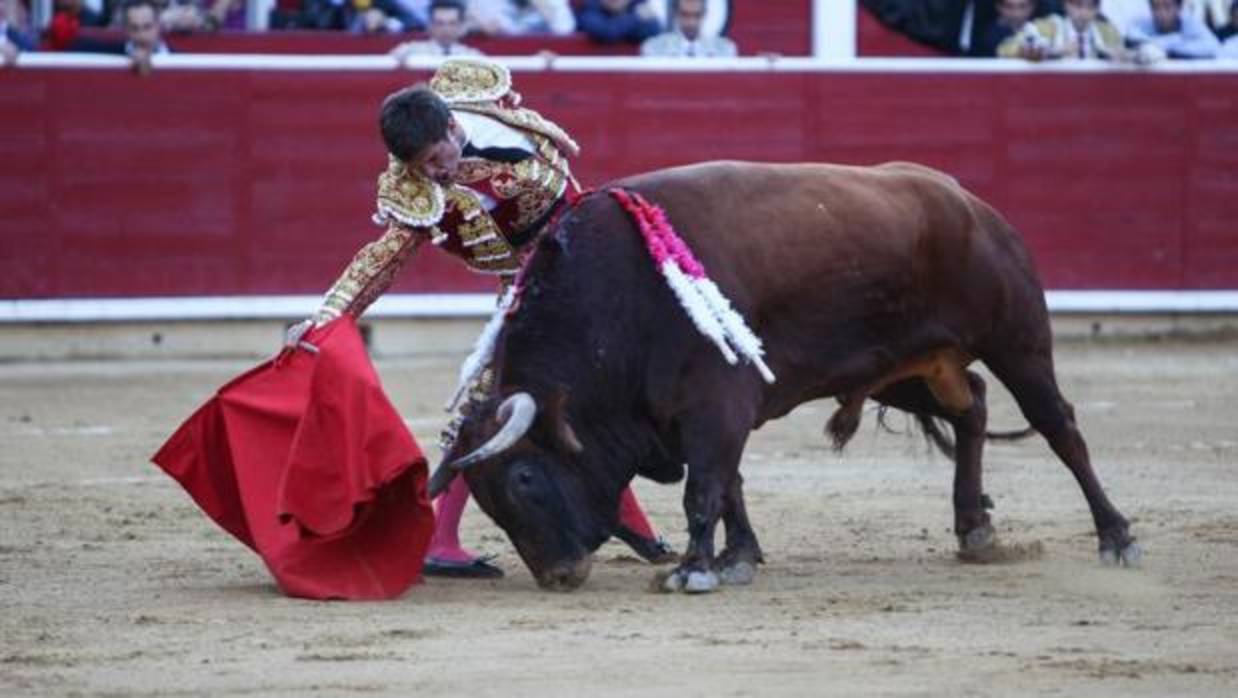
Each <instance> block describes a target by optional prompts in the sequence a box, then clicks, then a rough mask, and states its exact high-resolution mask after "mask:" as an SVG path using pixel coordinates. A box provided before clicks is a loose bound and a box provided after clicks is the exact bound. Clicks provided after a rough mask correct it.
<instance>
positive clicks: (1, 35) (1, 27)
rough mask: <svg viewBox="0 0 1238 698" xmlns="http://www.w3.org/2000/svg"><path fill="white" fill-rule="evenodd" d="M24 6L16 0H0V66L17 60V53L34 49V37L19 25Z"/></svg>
mask: <svg viewBox="0 0 1238 698" xmlns="http://www.w3.org/2000/svg"><path fill="white" fill-rule="evenodd" d="M24 10H25V8H24V7H22V6H21V5H20V4H18V2H17V0H0V67H5V68H7V67H8V66H11V65H13V64H14V63H16V62H17V54H19V53H21V52H22V51H33V50H34V39H33V38H31V36H30V35H29V34H27V33H25V32H24V31H22V30H21V27H22V26H23V25H24V24H25V22H24V21H23V20H24Z"/></svg>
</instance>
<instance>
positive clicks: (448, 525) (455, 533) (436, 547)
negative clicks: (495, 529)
mask: <svg viewBox="0 0 1238 698" xmlns="http://www.w3.org/2000/svg"><path fill="white" fill-rule="evenodd" d="M468 503H469V486H468V483H467V482H465V480H464V478H463V477H460V476H458V475H457V476H456V477H455V478H454V479H453V480H452V481H451V485H449V486H448V487H447V491H446V492H444V493H442V494H440V495H439V496H438V498H437V499H435V500H434V537H433V538H431V539H430V549H429V550H428V551H426V557H432V558H436V559H439V560H445V561H450V562H468V561H469V560H472V559H474V558H476V557H477V555H476V554H474V553H472V552H470V551H468V550H465V549H464V548H462V547H460V517H461V516H463V515H464V507H465V506H466V505H467V504H468Z"/></svg>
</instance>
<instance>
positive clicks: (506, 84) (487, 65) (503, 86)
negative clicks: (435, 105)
mask: <svg viewBox="0 0 1238 698" xmlns="http://www.w3.org/2000/svg"><path fill="white" fill-rule="evenodd" d="M430 89H431V90H434V91H435V92H436V93H438V96H440V97H442V98H443V101H445V102H447V104H449V105H451V106H452V107H454V106H455V105H456V103H457V102H496V101H498V100H500V99H502V98H503V97H504V96H505V95H507V93H508V92H511V89H512V74H511V73H510V72H509V71H508V70H507V68H505V67H504V66H502V65H499V64H498V63H495V62H494V61H488V60H485V59H483V58H448V59H447V60H445V61H443V64H442V65H440V66H439V68H438V70H436V71H435V72H434V77H433V78H430Z"/></svg>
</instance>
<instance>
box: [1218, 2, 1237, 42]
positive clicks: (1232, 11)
mask: <svg viewBox="0 0 1238 698" xmlns="http://www.w3.org/2000/svg"><path fill="white" fill-rule="evenodd" d="M1234 35H1238V0H1233V2H1231V3H1230V4H1229V22H1228V23H1227V24H1226V25H1225V26H1223V27H1221V28H1220V29H1218V30H1217V39H1218V40H1220V41H1221V42H1223V43H1224V42H1228V41H1229V40H1230V38H1231V37H1233V36H1234Z"/></svg>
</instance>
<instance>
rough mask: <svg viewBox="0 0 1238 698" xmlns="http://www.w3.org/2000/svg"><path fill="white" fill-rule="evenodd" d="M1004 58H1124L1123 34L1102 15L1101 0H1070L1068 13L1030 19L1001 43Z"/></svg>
mask: <svg viewBox="0 0 1238 698" xmlns="http://www.w3.org/2000/svg"><path fill="white" fill-rule="evenodd" d="M997 55H999V56H1001V57H1003V58H1026V59H1027V60H1033V61H1036V60H1043V59H1057V58H1064V59H1089V58H1093V59H1095V58H1100V59H1105V60H1122V59H1124V58H1125V57H1126V51H1125V49H1124V48H1123V45H1122V34H1121V33H1120V32H1119V31H1118V30H1117V28H1116V27H1114V26H1113V25H1112V24H1110V23H1109V22H1108V21H1107V20H1106V19H1104V18H1103V17H1101V16H1100V0H1066V16H1062V15H1049V16H1048V17H1045V18H1043V19H1038V20H1036V21H1035V22H1030V23H1028V24H1027V25H1025V26H1024V27H1023V29H1022V30H1020V31H1019V33H1018V34H1015V35H1014V36H1012V37H1010V38H1009V39H1006V40H1005V41H1003V42H1002V43H1001V45H1000V46H998V47H997Z"/></svg>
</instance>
